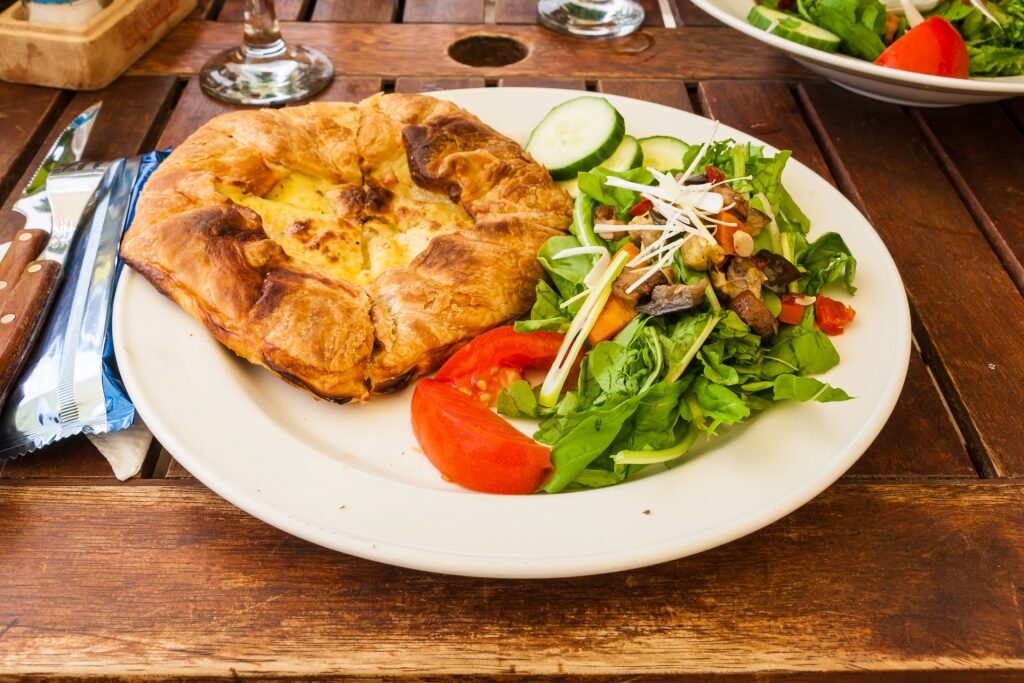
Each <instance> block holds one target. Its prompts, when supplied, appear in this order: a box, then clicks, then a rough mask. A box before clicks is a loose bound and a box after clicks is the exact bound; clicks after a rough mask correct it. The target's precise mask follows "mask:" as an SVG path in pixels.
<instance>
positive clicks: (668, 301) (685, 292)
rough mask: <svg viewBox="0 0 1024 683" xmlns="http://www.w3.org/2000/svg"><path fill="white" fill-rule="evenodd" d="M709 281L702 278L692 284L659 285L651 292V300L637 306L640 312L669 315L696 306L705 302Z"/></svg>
mask: <svg viewBox="0 0 1024 683" xmlns="http://www.w3.org/2000/svg"><path fill="white" fill-rule="evenodd" d="M707 286H708V281H707V280H705V279H703V278H701V279H700V280H699V281H697V282H695V283H694V284H692V285H686V284H678V285H658V286H657V287H655V288H654V291H653V292H651V300H650V301H649V302H647V303H646V304H644V305H643V306H637V309H636V310H637V312H638V313H646V314H647V315H668V314H669V313H678V312H680V311H688V310H690V309H692V308H696V307H697V306H700V305H701V304H702V303H704V292H705V290H706V289H707Z"/></svg>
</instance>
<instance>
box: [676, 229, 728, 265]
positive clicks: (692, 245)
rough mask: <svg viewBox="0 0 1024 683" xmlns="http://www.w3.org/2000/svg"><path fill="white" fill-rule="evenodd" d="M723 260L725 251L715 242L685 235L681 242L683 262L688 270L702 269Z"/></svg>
mask: <svg viewBox="0 0 1024 683" xmlns="http://www.w3.org/2000/svg"><path fill="white" fill-rule="evenodd" d="M724 260H725V251H724V250H723V249H722V247H721V246H719V245H718V243H717V242H708V241H707V240H706V239H703V238H702V237H697V236H693V237H687V238H686V241H685V242H683V263H685V264H686V267H687V268H689V269H690V270H700V271H704V270H707V269H708V268H710V267H711V266H712V265H717V264H720V263H722V261H724Z"/></svg>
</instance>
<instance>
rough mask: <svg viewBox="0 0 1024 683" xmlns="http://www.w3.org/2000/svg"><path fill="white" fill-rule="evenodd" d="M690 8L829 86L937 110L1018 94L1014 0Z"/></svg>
mask: <svg viewBox="0 0 1024 683" xmlns="http://www.w3.org/2000/svg"><path fill="white" fill-rule="evenodd" d="M972 3H973V4H972ZM694 4H695V5H697V6H698V7H700V8H701V9H702V10H704V11H705V12H707V13H708V14H710V15H712V16H713V17H715V18H716V19H719V20H720V21H722V22H724V23H725V24H727V25H729V26H730V27H732V28H734V29H736V30H738V31H741V32H743V33H745V34H747V35H748V36H750V37H752V38H755V39H756V40H759V41H761V42H764V43H767V44H768V45H771V46H772V47H775V48H777V49H779V50H782V51H784V52H786V53H788V54H789V55H790V56H791V57H793V58H794V59H796V60H797V61H799V62H800V63H802V64H804V65H805V66H806V67H808V68H809V69H812V70H814V71H817V72H818V73H821V74H822V75H824V76H825V77H826V78H828V79H829V80H831V81H833V82H835V83H836V84H837V85H840V86H842V87H844V88H846V89H848V90H851V91H853V92H856V93H858V94H861V95H865V96H867V97H871V98H874V99H879V100H883V101H887V102H893V103H897V104H907V105H911V106H930V107H943V106H955V105H959V104H968V103H972V102H988V101H995V100H1000V99H1006V98H1009V97H1014V96H1018V95H1024V1H1022V0H993V1H992V2H985V0H970V1H968V0H939V1H936V0H762V1H761V2H759V3H755V2H754V1H753V0H694Z"/></svg>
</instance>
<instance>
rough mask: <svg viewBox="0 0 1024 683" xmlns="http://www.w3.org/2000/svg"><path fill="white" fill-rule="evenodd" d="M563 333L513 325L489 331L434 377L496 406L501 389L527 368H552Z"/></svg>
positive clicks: (471, 343)
mask: <svg viewBox="0 0 1024 683" xmlns="http://www.w3.org/2000/svg"><path fill="white" fill-rule="evenodd" d="M562 339H563V335H561V334H557V333H555V332H525V333H523V332H516V331H515V330H514V329H513V328H512V326H511V325H505V326H504V327H496V328H495V329H493V330H491V331H489V332H485V333H484V334H482V335H480V336H479V337H477V338H475V339H474V340H473V341H471V342H469V344H467V345H466V346H463V347H462V348H461V349H459V350H458V351H456V352H455V354H454V355H453V356H452V357H451V358H449V359H448V362H446V363H445V364H444V365H442V366H441V369H440V370H439V371H438V372H437V375H435V376H434V379H436V380H438V381H440V382H444V383H446V384H450V385H452V386H454V387H456V388H458V389H461V390H463V393H469V394H472V395H475V396H477V397H478V398H479V399H480V401H481V402H482V403H484V404H486V405H494V404H495V403H496V402H497V400H498V392H500V391H501V390H502V389H504V388H505V387H507V386H508V385H509V384H512V382H514V381H516V380H517V379H522V378H523V370H525V369H526V368H539V369H542V370H546V369H547V368H549V367H551V363H553V362H554V360H555V356H556V355H558V349H559V348H560V347H561V345H562Z"/></svg>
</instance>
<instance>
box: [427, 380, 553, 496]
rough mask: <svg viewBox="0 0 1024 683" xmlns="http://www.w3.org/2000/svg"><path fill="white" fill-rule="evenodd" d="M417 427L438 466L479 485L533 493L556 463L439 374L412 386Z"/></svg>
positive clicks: (493, 489)
mask: <svg viewBox="0 0 1024 683" xmlns="http://www.w3.org/2000/svg"><path fill="white" fill-rule="evenodd" d="M412 429H413V432H414V433H415V434H416V440H417V441H419V444H420V447H421V448H422V449H423V452H424V453H426V455H427V458H428V459H429V460H430V462H431V463H433V465H434V467H436V468H437V469H438V470H439V471H440V472H441V474H442V475H443V476H444V477H445V478H446V479H448V480H449V481H452V482H454V483H456V484H459V485H460V486H464V487H466V488H468V489H472V490H474V491H480V492H483V493H504V494H525V493H533V492H534V491H536V490H537V489H538V488H540V486H541V485H542V484H543V483H544V482H545V481H546V480H547V478H548V476H550V474H551V472H552V471H553V469H554V468H553V467H552V465H551V455H550V451H549V449H548V448H547V447H546V446H542V445H541V444H539V443H537V442H536V441H534V440H533V439H531V438H530V437H528V436H526V435H525V434H523V433H521V432H520V431H518V430H517V429H516V428H515V427H513V426H512V425H510V424H509V423H508V422H505V420H503V419H502V418H501V417H499V416H498V415H496V414H495V413H492V412H491V411H490V410H488V409H487V408H486V407H485V406H484V405H482V404H481V403H480V401H479V400H477V399H475V398H473V397H471V396H467V395H466V394H464V393H463V392H461V391H459V390H458V389H456V388H455V387H453V386H450V385H448V384H445V383H444V382H440V381H438V380H436V379H430V378H424V379H421V380H420V381H419V382H418V383H417V384H416V388H415V389H414V390H413V394H412Z"/></svg>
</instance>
